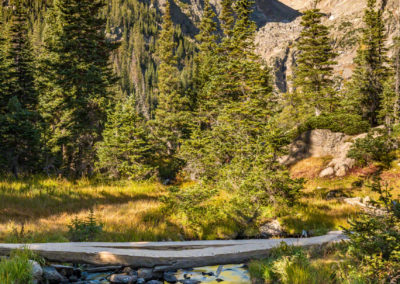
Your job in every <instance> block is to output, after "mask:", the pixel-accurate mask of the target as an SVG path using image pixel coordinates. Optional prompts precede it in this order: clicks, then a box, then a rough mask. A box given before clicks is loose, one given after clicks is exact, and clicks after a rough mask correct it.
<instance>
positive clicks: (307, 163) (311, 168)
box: [290, 156, 332, 179]
mask: <svg viewBox="0 0 400 284" xmlns="http://www.w3.org/2000/svg"><path fill="white" fill-rule="evenodd" d="M331 160H332V157H331V156H327V157H323V158H307V159H304V160H302V161H299V162H298V163H296V164H295V165H293V166H292V167H291V169H290V173H291V176H292V177H293V178H307V179H313V178H316V177H318V176H319V174H320V172H321V171H322V170H323V169H324V168H325V167H326V165H327V164H329V162H330V161H331Z"/></svg>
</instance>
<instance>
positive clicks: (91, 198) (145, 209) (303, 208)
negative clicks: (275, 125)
mask: <svg viewBox="0 0 400 284" xmlns="http://www.w3.org/2000/svg"><path fill="white" fill-rule="evenodd" d="M328 160H329V159H328V158H321V159H320V160H319V161H318V159H316V158H311V159H309V160H308V161H304V162H302V164H301V165H299V166H298V167H295V168H292V170H293V171H294V172H292V174H293V173H297V174H299V173H300V172H301V171H303V172H304V169H310V170H311V169H314V168H321V167H322V166H323V165H325V164H326V163H327V161H328ZM360 172H361V173H362V172H363V171H358V172H357V171H356V172H355V173H352V174H350V175H349V176H347V177H344V178H334V179H322V178H319V177H317V176H316V175H315V173H311V175H309V177H308V178H306V183H305V188H304V189H303V190H302V193H303V194H302V196H301V198H300V200H299V202H298V203H297V204H296V205H295V206H294V207H293V208H291V209H284V210H283V211H280V209H279V208H278V209H276V208H275V209H274V208H270V209H268V208H267V209H266V210H264V211H265V212H264V211H263V212H262V214H261V215H260V220H259V221H258V225H262V224H263V222H267V221H268V220H271V219H273V218H274V217H275V216H278V217H279V216H280V217H279V218H278V219H279V220H280V221H281V223H282V225H283V226H284V229H285V230H286V231H287V233H289V234H290V235H299V234H301V233H302V231H303V230H305V231H307V232H308V233H309V234H310V235H321V234H324V233H326V232H328V231H331V230H340V229H342V228H343V227H344V228H347V226H348V219H349V218H350V217H353V216H354V215H356V214H357V212H359V210H360V208H357V207H354V206H351V205H349V204H346V203H345V202H343V200H341V199H340V198H339V199H332V200H326V195H327V193H328V192H329V191H331V190H338V191H340V192H343V193H344V194H345V195H346V196H348V197H358V196H359V197H366V196H370V197H371V198H376V197H377V196H376V194H374V193H372V192H371V190H370V188H369V187H368V186H367V185H368V183H369V182H370V181H368V180H367V181H364V183H363V184H362V185H361V186H356V185H355V184H356V183H357V182H358V181H360V179H361V177H360ZM382 179H383V181H384V182H387V183H388V184H389V186H391V187H394V188H395V190H394V196H395V197H396V196H397V195H398V194H399V193H400V165H399V161H395V162H394V163H393V167H392V168H391V169H390V170H386V171H384V172H383V174H382ZM192 185H193V182H187V183H182V184H181V185H180V187H187V186H192ZM167 192H168V190H167V189H166V187H165V186H163V185H161V184H159V183H157V182H151V183H150V182H147V183H146V182H144V183H138V182H133V181H115V182H105V181H96V180H88V179H81V180H78V181H69V180H64V179H54V178H47V177H41V176H32V177H31V178H27V179H22V180H15V179H13V178H2V179H0V242H66V241H68V240H69V236H68V225H69V224H70V223H71V221H72V220H73V219H74V218H75V217H78V218H80V219H84V218H86V217H87V216H88V214H89V212H90V210H91V209H93V212H94V216H95V217H96V219H97V220H98V221H99V222H101V223H102V224H103V230H102V233H101V234H100V235H99V236H98V237H97V239H96V240H98V241H162V240H182V239H229V238H235V237H236V236H237V232H238V231H239V230H240V228H239V227H240V226H239V225H238V224H237V223H236V221H235V220H233V219H232V218H231V217H230V216H229V215H227V214H226V212H227V211H229V200H230V199H231V198H232V195H231V193H230V192H226V191H223V190H221V191H220V194H219V195H218V196H215V197H213V198H212V199H210V200H208V201H207V204H205V205H206V206H209V207H210V208H213V210H211V211H209V212H205V213H199V214H200V215H201V216H198V220H199V222H198V224H195V225H193V223H191V222H190V221H189V219H188V216H187V214H186V212H184V211H181V210H164V206H165V205H164V203H162V202H161V197H162V196H165V195H167V194H168V193H167ZM227 206H228V207H227ZM220 209H224V210H220ZM224 212H225V213H224ZM257 233H258V232H257V230H256V227H255V226H252V227H251V228H250V227H249V228H248V230H246V232H245V235H246V236H250V237H251V236H256V235H257Z"/></svg>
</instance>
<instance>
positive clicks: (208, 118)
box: [172, 0, 301, 236]
mask: <svg viewBox="0 0 400 284" xmlns="http://www.w3.org/2000/svg"><path fill="white" fill-rule="evenodd" d="M228 2H229V1H226V3H228ZM252 7H253V2H251V1H246V0H243V1H237V2H235V3H234V4H233V5H232V6H231V7H230V8H231V9H232V11H233V13H234V16H233V17H234V19H235V21H234V22H233V23H232V25H231V30H226V31H224V34H225V36H224V37H223V38H222V40H221V41H220V42H218V41H216V38H215V37H213V36H207V37H203V38H200V39H201V40H202V41H201V42H200V46H201V47H208V48H209V47H212V46H216V47H217V48H213V50H212V49H208V48H206V49H205V50H206V51H204V49H203V50H201V54H202V55H204V56H206V57H207V58H208V61H207V62H209V63H210V66H209V72H208V73H209V74H208V76H209V77H208V79H207V80H205V81H204V82H203V84H202V88H201V89H199V90H198V96H197V108H196V114H197V115H196V116H195V117H194V120H195V121H194V123H193V129H192V135H191V137H190V139H188V140H186V141H185V142H184V144H183V145H182V148H181V151H180V157H182V159H183V160H184V161H186V166H185V170H186V173H187V174H189V175H190V176H191V177H192V178H196V179H198V180H199V181H200V182H199V185H196V186H194V187H189V188H185V189H183V190H182V191H181V192H179V193H177V194H175V195H174V196H172V199H173V202H175V203H174V204H176V206H175V207H174V208H181V209H182V210H183V211H184V212H188V208H192V209H190V210H191V211H190V212H194V213H193V214H189V219H190V220H189V221H191V222H193V223H194V224H195V225H196V223H198V221H200V222H201V219H198V218H199V216H201V215H202V214H203V215H208V214H209V213H210V212H213V213H210V214H218V215H219V216H220V215H222V216H225V217H228V218H229V219H231V220H233V221H234V222H235V223H236V224H237V228H238V229H239V231H238V232H236V233H237V235H239V236H241V235H242V234H244V231H245V230H246V229H247V228H249V227H251V226H252V225H253V224H254V222H255V221H256V220H257V218H258V217H259V215H260V212H261V211H263V210H264V209H265V208H266V207H268V206H270V205H271V204H274V205H278V204H289V205H292V204H293V202H294V201H295V199H296V197H297V195H298V192H299V189H300V188H301V181H297V180H292V179H291V178H290V176H289V174H288V172H287V171H285V169H284V168H283V167H282V166H281V165H279V163H278V162H277V158H278V156H279V155H280V154H281V153H282V152H281V150H282V149H281V148H282V146H283V145H285V144H287V143H288V140H287V137H286V136H285V135H284V134H283V133H282V132H281V131H279V130H278V129H277V127H276V126H275V125H274V120H273V118H272V116H273V112H274V110H275V106H276V103H275V100H274V98H273V94H272V88H271V85H270V76H269V69H268V68H266V67H265V66H264V65H263V62H262V61H261V60H260V58H259V57H258V56H257V55H255V53H254V35H255V31H256V26H255V23H254V22H253V21H252V20H251V13H252ZM228 8H229V7H225V9H227V10H229V9H228ZM232 11H231V12H232ZM206 16H208V17H209V18H208V19H203V23H205V22H208V21H209V20H210V17H213V16H212V13H208V14H206ZM222 21H223V22H226V21H228V20H226V19H222ZM202 27H203V28H204V27H207V28H210V26H208V25H202ZM212 30H213V29H212V28H211V31H212ZM200 34H201V35H203V34H208V35H212V32H211V34H210V32H206V31H201V33H200ZM223 191H228V192H230V193H232V195H233V197H232V198H230V199H229V200H227V201H226V203H225V204H224V205H223V208H218V207H217V205H216V204H218V200H219V198H220V195H221V194H223ZM189 196H195V197H194V198H193V199H192V200H190V198H188V197H189ZM207 201H210V202H207ZM196 212H197V213H196ZM217 212H218V213H217ZM221 218H224V217H221ZM199 227H201V226H199Z"/></svg>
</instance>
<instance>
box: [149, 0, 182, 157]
mask: <svg viewBox="0 0 400 284" xmlns="http://www.w3.org/2000/svg"><path fill="white" fill-rule="evenodd" d="M158 42H159V44H158V50H157V55H158V58H159V60H160V64H159V68H158V107H157V109H156V113H155V119H154V121H152V123H151V124H152V127H153V133H154V135H155V137H156V139H157V140H158V141H159V142H160V146H161V149H162V150H161V152H163V154H162V155H165V157H166V158H168V159H171V158H172V159H174V156H175V154H176V152H177V150H178V148H179V145H180V143H181V142H182V141H181V140H182V139H183V138H185V137H187V136H188V122H189V117H190V116H189V114H190V113H189V100H188V97H187V96H185V95H184V94H183V92H182V89H181V88H180V81H179V70H178V62H177V57H176V55H175V51H176V47H177V46H176V42H175V41H174V25H173V22H172V19H171V9H170V3H169V1H167V2H166V9H165V13H164V16H163V24H162V28H161V33H160V37H159V40H158Z"/></svg>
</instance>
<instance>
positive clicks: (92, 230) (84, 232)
mask: <svg viewBox="0 0 400 284" xmlns="http://www.w3.org/2000/svg"><path fill="white" fill-rule="evenodd" d="M68 228H69V236H70V237H69V238H70V241H71V242H91V241H94V240H95V239H96V237H97V236H98V235H99V234H101V232H102V231H103V225H102V224H100V223H99V222H98V221H97V220H96V218H95V217H94V213H93V210H92V209H91V210H90V212H89V216H88V217H87V218H86V219H83V220H81V219H78V217H76V218H75V219H73V220H72V222H71V224H70V225H69V226H68Z"/></svg>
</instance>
